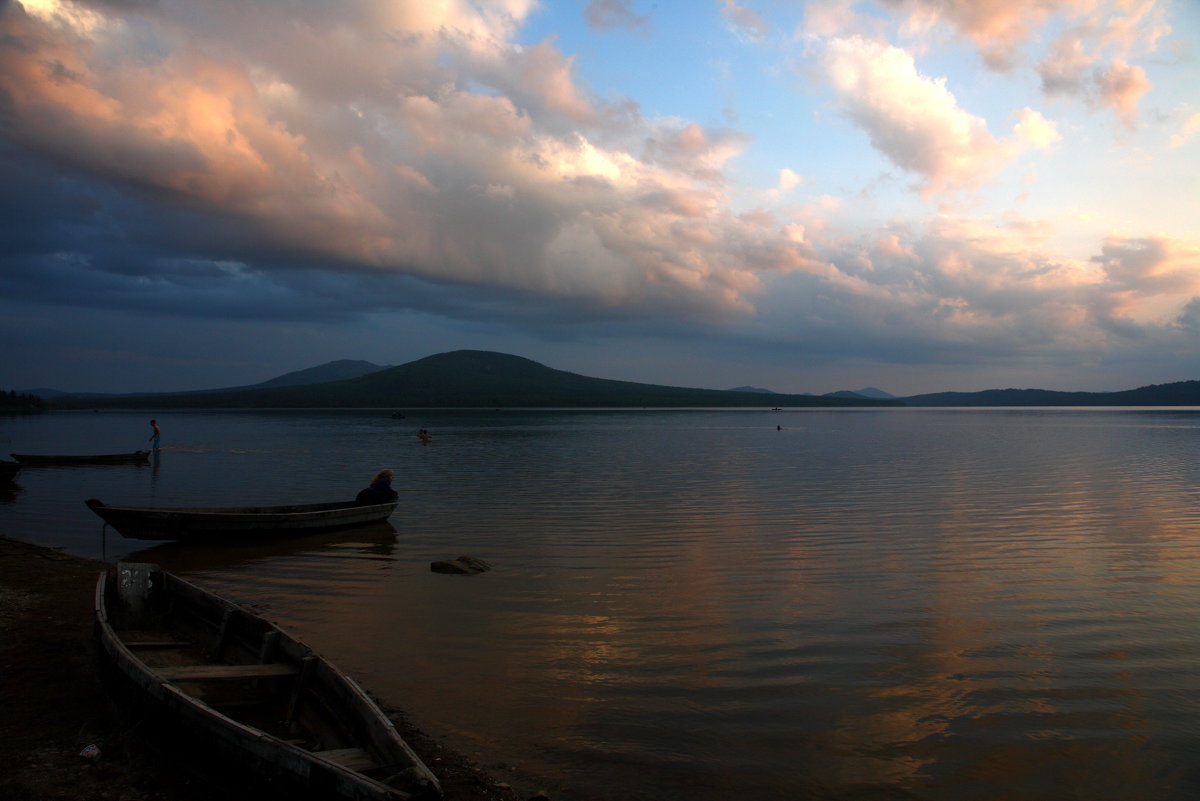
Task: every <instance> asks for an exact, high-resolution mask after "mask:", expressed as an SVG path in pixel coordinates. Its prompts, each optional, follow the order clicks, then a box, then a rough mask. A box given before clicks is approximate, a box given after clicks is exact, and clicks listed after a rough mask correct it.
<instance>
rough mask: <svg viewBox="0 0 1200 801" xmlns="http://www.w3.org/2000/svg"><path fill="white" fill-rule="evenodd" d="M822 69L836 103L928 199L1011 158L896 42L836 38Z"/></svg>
mask: <svg viewBox="0 0 1200 801" xmlns="http://www.w3.org/2000/svg"><path fill="white" fill-rule="evenodd" d="M823 66H824V69H825V72H826V75H827V76H828V79H829V84H830V86H831V88H832V89H833V91H834V94H835V97H836V101H837V104H838V107H839V108H840V109H841V110H842V111H843V112H844V113H845V114H846V115H847V116H848V117H849V118H850V119H851V120H853V121H854V123H855V124H856V125H858V126H859V127H860V128H862V129H863V131H865V132H866V134H867V135H868V136H869V137H870V139H871V144H872V145H874V146H875V148H876V149H877V150H879V151H880V152H881V153H883V154H884V155H885V156H887V158H888V159H889V160H891V161H892V163H894V164H895V165H897V166H898V167H901V168H903V169H905V170H908V171H910V172H914V173H916V174H917V175H919V176H921V193H922V195H923V196H925V197H929V196H931V195H934V194H939V193H944V192H953V191H957V190H959V189H962V188H970V187H973V186H976V185H978V184H979V183H980V182H981V181H983V180H984V179H986V178H987V177H989V176H991V175H992V174H994V173H995V172H997V171H998V170H999V169H1001V168H1002V167H1003V166H1004V164H1005V163H1006V162H1007V161H1009V160H1010V159H1011V158H1012V156H1013V152H1012V149H1011V148H1010V147H1009V146H1007V145H1006V144H1005V143H1003V142H1000V141H998V140H996V139H995V138H994V137H993V136H992V135H991V133H989V132H988V129H987V124H986V123H985V122H984V120H983V119H981V118H979V117H976V116H974V115H972V114H970V113H968V112H966V111H964V110H963V109H961V108H960V107H959V106H958V102H957V100H956V99H955V98H954V95H953V94H951V93H950V91H949V90H948V89H947V88H946V82H945V79H930V78H926V77H925V76H923V75H921V74H920V73H919V72H918V71H917V67H916V64H915V63H914V61H913V58H912V56H910V55H909V54H908V53H906V52H905V51H904V50H901V49H900V48H898V47H893V46H891V45H887V44H883V43H880V42H875V41H870V40H867V39H863V38H862V37H857V36H855V37H850V38H839V39H834V40H832V41H830V42H829V43H828V44H827V46H826V48H825V52H824V57H823Z"/></svg>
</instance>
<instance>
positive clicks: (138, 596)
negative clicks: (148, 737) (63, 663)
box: [96, 562, 441, 801]
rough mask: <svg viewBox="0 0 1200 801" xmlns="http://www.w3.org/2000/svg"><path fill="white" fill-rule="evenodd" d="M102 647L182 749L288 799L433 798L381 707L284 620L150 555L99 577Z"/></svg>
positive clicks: (432, 788) (427, 774) (423, 771)
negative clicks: (285, 625) (232, 768)
mask: <svg viewBox="0 0 1200 801" xmlns="http://www.w3.org/2000/svg"><path fill="white" fill-rule="evenodd" d="M96 628H97V634H98V637H99V639H100V643H101V646H102V648H103V651H104V653H105V654H107V656H108V658H109V659H110V660H111V665H112V666H113V667H114V668H115V669H116V672H117V674H118V676H120V677H122V678H123V679H126V680H127V681H126V682H125V685H126V686H131V687H132V688H133V689H134V690H135V691H137V695H138V697H139V698H140V699H141V700H142V701H144V702H145V705H146V708H147V710H148V711H149V712H150V713H151V715H150V718H148V719H150V720H152V721H154V722H157V723H159V724H161V728H162V729H163V731H164V733H165V734H164V735H163V736H169V737H171V738H172V739H173V740H174V741H175V744H177V745H178V746H179V747H180V749H181V751H182V752H184V753H187V754H188V755H189V757H191V758H193V759H195V758H196V757H199V756H203V757H204V758H205V761H204V764H209V763H208V762H207V760H208V759H214V760H218V761H216V762H213V763H211V764H215V765H220V766H221V767H222V768H224V767H225V766H226V765H230V764H232V765H235V766H237V767H239V768H240V769H241V772H242V773H243V774H244V775H245V776H248V777H252V778H253V779H255V780H257V781H261V782H262V783H263V784H264V786H269V787H272V788H276V789H278V790H283V791H284V794H285V795H286V796H287V797H291V798H306V799H307V798H321V799H351V800H352V801H410V800H415V799H437V798H440V797H441V786H440V784H439V782H438V780H437V777H436V776H434V774H433V773H432V772H431V771H430V770H429V768H428V766H426V765H425V763H424V762H423V761H422V760H421V758H420V757H419V756H418V755H417V754H416V752H414V751H413V750H412V748H411V747H410V746H409V745H408V743H406V742H405V741H404V739H403V738H402V737H401V736H400V734H399V732H397V731H396V728H395V726H393V725H392V723H391V721H390V720H388V718H387V716H386V715H385V714H384V713H383V711H382V710H381V709H380V708H379V706H378V705H377V704H376V703H375V702H374V701H373V700H372V699H371V698H370V697H369V696H368V695H367V694H366V693H365V692H364V691H363V690H362V688H361V687H359V685H358V684H357V683H356V682H355V681H354V680H353V679H351V678H350V677H349V676H347V675H346V674H345V673H343V672H341V671H340V670H338V669H337V668H336V667H335V666H334V665H333V664H331V663H330V662H329V661H327V660H326V659H324V658H322V657H321V656H319V655H317V654H316V653H314V652H313V651H312V650H311V649H310V648H309V647H308V646H306V645H304V644H303V643H302V642H300V641H299V640H296V639H295V638H293V637H292V636H290V635H289V634H287V633H286V632H285V631H283V630H282V629H280V628H279V627H278V626H276V625H274V624H272V623H270V622H268V621H266V620H264V619H263V618H261V617H259V616H258V615H255V614H253V613H252V612H250V611H248V610H247V609H245V608H243V607H241V606H238V605H236V604H234V603H232V602H230V601H228V600H225V599H223V598H220V597H219V596H217V595H215V594H213V593H211V592H208V591H207V590H204V589H202V588H200V587H198V586H196V585H195V584H192V583H190V582H188V581H186V580H184V579H182V578H180V577H178V576H175V575H174V574H171V573H168V572H166V571H163V570H161V569H160V568H159V566H158V565H155V564H150V563H129V562H123V563H119V564H118V565H117V566H116V568H115V570H113V571H112V572H111V573H110V572H109V571H106V572H104V573H102V574H101V575H100V579H99V581H98V582H97V585H96Z"/></svg>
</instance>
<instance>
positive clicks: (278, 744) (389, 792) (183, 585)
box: [95, 570, 441, 799]
mask: <svg viewBox="0 0 1200 801" xmlns="http://www.w3.org/2000/svg"><path fill="white" fill-rule="evenodd" d="M160 575H161V576H162V577H163V583H164V585H166V586H170V585H172V584H175V585H177V586H176V587H173V588H172V589H171V592H177V591H178V590H179V589H183V590H184V591H185V592H186V593H187V594H190V595H192V596H194V597H195V598H198V599H200V602H201V603H210V604H213V605H215V606H216V607H217V608H218V609H221V610H233V611H235V612H238V613H240V614H242V615H244V616H246V617H247V618H249V619H252V620H254V621H256V622H257V623H258V624H259V625H261V626H263V627H265V629H266V630H268V631H273V632H277V633H278V637H279V642H278V647H279V648H280V649H281V650H284V651H295V652H296V653H297V654H299V655H302V658H303V657H311V658H312V659H315V660H316V667H317V670H318V672H320V673H323V674H325V677H324V679H323V681H325V682H326V683H327V684H330V683H331V684H334V685H336V684H339V683H340V684H342V685H343V686H344V687H345V688H346V689H348V690H349V691H350V693H351V695H352V696H353V697H354V698H355V700H356V702H357V703H358V704H360V705H361V706H362V707H363V708H364V709H365V710H366V711H367V713H368V714H369V715H370V716H371V717H373V718H375V719H376V720H377V722H378V723H380V724H382V727H383V729H384V730H385V731H386V732H387V733H388V736H389V739H390V740H391V743H390V745H391V746H392V747H395V748H399V749H400V751H401V752H402V753H403V754H404V755H405V756H406V757H407V758H408V759H409V760H410V761H411V762H412V764H411V765H410V766H409V767H411V768H413V769H415V770H416V772H417V774H418V775H419V776H420V777H421V778H423V779H425V780H426V781H428V782H429V785H430V787H431V788H432V789H433V792H432V794H430V797H432V798H439V797H440V796H441V783H440V782H439V781H438V779H437V777H436V776H435V775H434V773H433V772H432V771H431V770H430V769H429V767H428V766H427V765H426V764H425V762H424V760H422V759H421V757H420V756H419V755H417V753H416V752H415V751H413V750H412V747H411V746H410V745H409V744H408V742H407V741H405V740H404V738H403V737H401V736H400V733H399V731H397V729H396V727H395V725H394V724H393V723H392V722H391V720H389V719H388V717H387V715H386V714H384V713H383V710H382V709H380V708H379V705H378V704H376V703H375V701H374V700H372V699H371V697H370V696H369V695H368V694H367V693H366V692H365V691H364V690H363V689H362V687H361V686H360V685H359V684H358V682H357V681H355V680H354V678H353V677H352V676H350V675H349V674H347V673H345V672H344V671H342V670H341V669H339V668H338V667H337V666H336V665H334V664H333V663H332V662H330V661H329V660H328V659H326V658H325V657H323V656H321V655H320V654H318V653H317V652H315V651H314V650H313V649H312V648H311V647H309V646H308V645H306V644H305V643H304V642H303V641H301V640H299V639H297V638H296V637H294V636H293V635H291V634H290V633H288V632H287V631H286V630H285V629H283V628H282V627H281V626H279V624H277V623H274V622H272V621H270V620H267V619H266V618H264V617H263V616H262V615H259V614H256V613H254V612H253V611H250V610H248V609H246V608H244V607H242V606H240V605H239V604H236V603H234V602H232V601H230V600H228V599H226V598H223V597H221V596H219V595H217V594H215V593H212V592H209V591H208V590H205V589H203V588H202V587H199V586H197V585H195V584H193V583H192V582H190V581H188V580H187V579H184V578H182V577H180V576H176V575H174V574H172V573H168V572H167V571H162V572H161V573H160ZM109 581H110V577H109V571H108V570H104V571H101V572H100V575H99V578H98V579H97V582H96V590H95V614H96V623H97V635H98V636H99V638H100V640H101V645H102V648H103V650H105V651H106V652H107V653H108V655H109V657H110V658H111V659H113V660H114V661H116V662H118V663H119V664H118V665H117V669H118V670H119V672H121V673H122V674H124V675H125V676H126V677H128V678H129V679H131V680H132V681H133V682H134V683H135V684H136V685H137V686H138V687H139V688H140V689H141V690H142V691H143V692H145V693H147V694H148V695H149V696H150V697H151V699H152V700H153V701H155V702H156V703H165V701H166V699H165V698H164V697H163V696H165V695H170V696H174V697H175V698H176V699H177V700H178V702H179V704H181V705H182V707H181V708H185V709H190V710H192V711H193V712H194V713H195V714H196V715H198V716H199V717H200V718H202V719H205V720H208V721H211V722H215V723H217V724H219V725H220V726H223V727H226V728H228V729H229V730H230V732H232V734H233V735H234V736H233V737H232V738H231V737H229V736H223V735H218V737H220V739H222V740H225V741H226V742H227V743H229V745H231V746H233V747H238V741H237V736H236V735H238V734H239V733H240V735H241V736H242V738H243V739H245V740H247V741H250V742H259V743H266V744H267V745H268V746H269V747H270V748H272V749H275V750H277V751H279V752H280V753H281V754H282V755H286V756H287V757H290V759H291V760H292V761H293V762H299V763H313V762H316V763H318V764H320V765H321V767H322V769H323V770H328V771H332V772H334V773H336V774H338V775H339V776H341V777H342V778H343V780H345V781H347V782H349V783H350V784H352V785H361V784H366V785H368V786H371V787H374V788H375V790H376V791H377V793H382V794H383V797H386V798H394V799H404V798H415V797H416V796H414V795H413V794H412V793H409V792H407V791H404V790H400V789H398V788H394V787H391V786H390V785H388V784H385V783H384V782H382V781H380V780H378V779H375V778H373V777H371V776H368V775H366V774H365V773H362V772H360V771H356V770H354V769H352V768H349V767H347V766H345V765H343V764H341V763H339V762H337V761H334V760H332V759H328V758H326V757H324V756H322V755H321V754H320V753H319V752H314V751H308V750H306V749H304V748H301V747H299V746H298V745H294V744H292V743H290V742H287V741H285V740H282V739H280V738H279V737H277V736H275V735H273V734H271V733H270V732H267V731H263V730H262V729H259V728H257V727H255V726H252V725H250V724H247V723H242V722H241V721H239V720H236V719H234V718H231V717H229V716H228V715H226V714H224V713H223V712H221V711H220V710H218V709H216V708H214V707H212V706H210V705H209V704H207V703H205V702H204V701H203V700H201V699H200V698H197V697H196V696H195V695H193V694H191V693H189V692H188V691H186V690H184V689H183V688H182V687H180V686H179V683H178V682H177V681H173V680H171V679H167V678H164V677H163V676H162V674H161V673H160V672H159V671H158V670H156V669H155V667H154V666H152V665H149V664H147V663H146V662H145V660H143V659H142V658H141V657H140V656H138V655H137V653H136V652H135V651H134V650H133V649H131V648H130V647H129V645H128V644H127V643H126V642H125V640H124V639H123V638H122V637H121V636H120V635H119V634H118V633H117V630H116V628H115V627H114V626H113V624H112V620H111V619H110V617H109V613H108V611H109V610H108V598H109V595H110V593H109V590H108V583H109ZM293 658H295V657H294V656H293ZM134 671H136V673H137V674H138V675H134ZM139 679H140V680H139ZM334 689H336V688H334ZM181 714H182V713H181ZM283 768H284V769H285V770H287V771H288V772H289V773H292V774H295V775H297V776H298V777H299V774H297V773H296V772H295V771H294V770H292V769H289V768H287V767H286V765H284V766H283ZM300 778H303V777H300ZM422 797H424V796H422Z"/></svg>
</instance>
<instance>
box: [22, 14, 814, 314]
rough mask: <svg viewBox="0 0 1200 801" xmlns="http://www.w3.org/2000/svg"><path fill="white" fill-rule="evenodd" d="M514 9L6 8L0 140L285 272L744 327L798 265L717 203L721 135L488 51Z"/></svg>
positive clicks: (529, 58)
mask: <svg viewBox="0 0 1200 801" xmlns="http://www.w3.org/2000/svg"><path fill="white" fill-rule="evenodd" d="M531 7H532V4H531V3H529V2H521V1H520V0H509V1H508V2H492V3H478V4H476V3H466V2H450V3H440V4H423V3H402V4H399V6H397V5H396V4H394V3H383V2H377V3H371V2H365V3H355V4H350V5H346V6H340V5H335V4H328V5H321V6H320V7H318V8H314V9H311V10H312V12H313V16H307V15H306V16H304V17H299V16H296V14H295V9H294V8H293V7H292V6H288V5H286V4H285V5H270V4H268V5H259V4H249V5H236V4H235V5H233V6H203V5H202V6H193V5H188V6H187V9H188V10H187V13H183V11H182V9H183V5H182V4H175V3H172V2H163V3H161V4H157V5H154V6H146V7H140V6H138V7H134V6H124V7H117V6H112V5H109V6H94V7H91V9H92V10H90V11H89V10H86V9H87V7H84V6H78V5H75V4H73V3H69V2H65V1H64V2H54V0H39V4H38V5H33V4H28V5H26V4H17V5H15V6H13V7H12V8H11V9H10V10H9V11H8V12H6V13H5V14H4V15H3V16H2V17H0V27H2V28H3V30H2V33H3V37H2V42H0V91H2V92H3V93H4V94H5V96H6V97H7V98H8V99H9V113H7V114H6V116H5V118H4V121H3V122H2V123H0V124H2V125H3V128H2V132H3V135H4V136H5V138H7V139H8V140H9V141H11V142H14V143H17V144H19V145H20V146H22V147H25V148H28V149H30V150H31V151H33V152H36V153H40V154H43V155H44V156H46V157H48V158H52V159H55V160H57V161H59V162H60V163H63V164H70V165H72V167H73V168H75V169H79V170H82V171H83V173H84V174H87V175H90V176H92V177H93V178H94V179H96V180H97V181H111V182H113V183H114V185H119V186H124V187H129V188H131V190H132V191H135V192H140V193H144V195H145V196H146V197H151V196H153V197H154V198H156V199H157V201H158V202H161V203H165V204H168V205H171V204H174V205H177V206H178V207H180V208H191V209H193V210H200V211H203V212H205V213H208V214H211V215H213V216H214V217H220V216H221V215H231V216H234V217H236V218H237V219H239V220H240V225H241V226H242V227H244V228H247V229H250V230H253V231H254V234H255V235H256V236H258V237H259V238H261V239H262V240H264V241H266V242H269V243H270V246H271V247H273V248H274V249H275V250H277V251H278V252H281V253H292V254H296V261H297V262H298V263H305V262H318V263H323V264H326V265H329V266H331V267H334V266H337V265H354V266H355V267H356V268H358V269H363V268H366V269H376V270H385V271H390V272H396V273H399V274H403V275H408V276H413V277H417V278H421V279H423V280H428V281H435V282H457V283H467V284H472V285H477V286H482V287H491V288H493V289H499V290H511V291H514V292H518V293H526V292H529V293H546V294H549V295H551V296H556V297H559V298H562V299H569V300H570V301H572V302H574V303H576V304H578V305H579V306H580V307H581V308H590V309H593V310H596V311H597V312H598V313H609V312H604V311H603V310H612V309H614V308H616V307H617V306H618V305H620V304H622V303H628V304H630V305H631V306H639V305H644V304H650V303H651V302H653V303H654V304H657V310H658V313H660V314H666V315H673V314H677V315H681V316H684V317H689V316H701V317H706V316H713V317H723V316H726V315H729V314H745V313H748V311H749V310H750V309H751V308H752V300H751V297H752V296H753V294H754V293H755V292H757V291H759V285H758V282H757V280H756V279H755V273H756V271H759V270H778V269H783V270H788V269H795V268H796V264H797V263H802V262H803V257H797V256H796V255H795V254H794V253H793V252H792V251H794V250H795V248H796V245H795V243H793V242H791V241H790V240H789V239H788V238H787V237H786V235H784V234H783V233H782V232H781V227H779V226H777V228H776V230H775V233H774V234H771V233H769V232H764V231H763V230H761V229H760V228H758V227H754V226H750V225H749V224H748V223H747V222H746V221H744V220H742V219H740V218H738V217H737V216H735V215H733V214H731V213H730V212H729V211H728V210H727V209H726V207H725V202H724V199H723V197H722V196H721V191H720V186H721V184H722V182H723V178H722V175H721V170H722V168H723V167H724V166H725V164H726V163H727V162H728V161H729V159H731V158H733V157H734V156H735V155H737V154H738V153H739V152H740V151H741V149H742V147H743V146H744V143H745V137H744V136H742V135H741V134H738V133H737V132H732V131H721V130H714V129H709V128H705V127H703V126H701V125H698V124H695V123H690V122H688V121H679V120H646V119H642V118H641V117H640V116H638V114H637V113H636V109H631V108H630V107H629V106H628V105H627V104H623V103H621V102H619V101H617V102H612V103H607V104H604V103H597V102H596V101H595V100H594V99H593V98H592V97H591V96H590V95H589V93H588V92H587V90H586V89H585V88H584V87H582V86H581V85H580V84H579V83H578V81H577V80H576V78H575V76H574V74H573V63H572V59H571V58H569V57H565V56H564V55H563V54H562V53H561V52H560V51H559V50H558V49H557V48H556V47H555V46H554V44H553V42H552V41H544V42H541V43H538V44H535V45H532V46H517V45H515V44H513V43H512V35H513V33H514V30H515V26H516V25H517V24H518V23H519V21H520V20H522V19H523V18H524V16H525V15H527V14H528V13H529V10H530V8H531ZM732 8H733V7H732V6H730V7H727V9H726V10H727V11H729V10H731V9H732ZM118 9H119V10H118ZM622 9H624V10H628V9H627V7H626V6H623V5H620V4H617V5H609V6H605V7H603V9H601V7H599V6H594V7H593V8H592V10H593V11H594V12H595V13H597V14H599V13H601V11H602V10H603V11H605V13H607V14H608V15H609V16H608V17H607V19H610V20H611V19H614V17H613V16H612V15H613V14H619V12H620V11H621V10H622ZM306 14H307V11H306ZM737 16H738V18H739V19H740V20H742V22H743V23H745V22H746V21H747V20H748V19H749V18H748V17H747V16H745V15H740V14H739V15H737ZM268 31H269V32H270V33H269V35H268V34H267V33H266V32H268ZM318 31H320V33H319V34H318ZM317 65H320V67H321V68H320V69H317V68H316V67H317ZM663 198H671V199H672V200H671V201H670V202H659V200H653V201H651V200H648V199H663ZM217 230H220V229H219V228H218V229H217ZM772 236H774V237H775V238H776V240H777V241H776V242H774V243H771V242H769V241H768V240H769V239H770V238H771V237H772ZM583 243H586V245H587V247H589V248H595V249H597V252H596V253H588V254H586V255H585V254H581V253H580V251H579V248H580V247H581V246H582V245H583ZM221 245H222V243H220V242H219V241H217V242H212V243H208V246H207V247H206V248H205V252H206V254H209V257H211V258H221V256H220V251H221ZM226 247H227V249H228V250H230V251H233V250H236V249H237V247H236V245H235V244H234V243H227V245H226ZM743 247H746V248H750V250H751V252H750V253H742V252H741V251H740V250H739V249H740V248H743ZM230 261H234V262H237V261H239V259H237V258H233V259H230ZM338 269H347V268H340V267H339V268H338Z"/></svg>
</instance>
